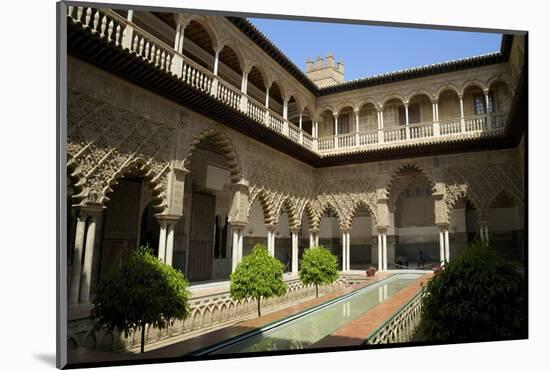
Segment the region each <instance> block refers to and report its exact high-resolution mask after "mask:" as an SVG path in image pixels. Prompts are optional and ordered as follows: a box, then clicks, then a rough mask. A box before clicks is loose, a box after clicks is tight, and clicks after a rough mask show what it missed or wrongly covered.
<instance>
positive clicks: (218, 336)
mask: <svg viewBox="0 0 550 370" xmlns="http://www.w3.org/2000/svg"><path fill="white" fill-rule="evenodd" d="M399 272H401V271H396V273H399ZM403 272H404V271H403ZM363 273H364V272H363ZM392 274H393V272H391V271H390V272H386V273H378V274H377V275H376V276H375V277H372V278H367V279H366V280H365V281H363V282H360V283H357V284H354V285H353V286H351V287H348V288H345V289H339V290H337V291H334V292H332V293H329V294H326V295H323V296H321V297H319V298H312V299H309V300H307V301H302V302H300V303H296V304H292V305H290V306H287V307H285V308H282V309H280V310H276V311H272V312H269V313H266V314H264V315H262V316H261V317H256V318H253V319H249V320H243V321H241V322H238V323H235V324H233V325H231V326H228V327H224V328H221V329H217V330H214V331H211V332H209V333H206V334H202V335H199V336H196V337H193V338H189V339H186V340H183V341H180V342H176V343H173V344H168V345H166V346H163V347H161V348H157V349H152V350H149V351H147V346H146V352H145V353H144V354H139V353H109V352H100V351H93V350H86V349H78V350H74V351H71V352H70V353H69V363H87V362H103V361H121V360H122V361H124V360H137V359H166V358H174V357H182V356H186V355H188V354H190V353H192V352H194V351H197V350H199V349H202V348H206V347H209V346H212V345H214V344H217V343H219V342H222V341H224V340H227V339H230V338H233V337H235V336H238V335H241V334H244V333H246V332H249V331H251V330H254V329H258V328H261V327H263V326H266V325H268V324H270V323H272V322H275V321H278V320H281V319H283V318H285V317H288V316H292V315H295V314H297V313H300V312H302V311H304V310H306V309H308V308H311V307H314V306H316V305H319V304H321V303H324V302H327V301H329V300H332V299H334V298H337V297H340V296H343V295H345V294H348V293H350V292H353V291H355V290H357V289H361V288H363V287H365V286H368V285H371V284H374V283H376V282H378V281H380V280H382V279H384V278H386V277H389V276H390V275H392ZM430 276H431V274H429V273H427V274H425V275H423V276H421V277H420V278H418V279H416V280H414V281H413V282H412V283H411V284H410V285H409V286H407V287H406V288H404V289H402V290H401V291H399V292H397V293H396V294H394V295H393V296H391V297H389V298H388V299H387V300H385V301H384V302H383V303H381V304H379V305H378V306H376V307H375V308H373V309H371V310H370V311H368V312H366V313H365V314H363V315H361V316H359V317H358V318H357V319H355V320H353V321H352V322H350V323H349V324H347V325H345V326H343V327H341V328H340V329H338V330H337V331H335V332H334V333H332V334H330V335H329V336H327V337H325V338H324V339H322V340H321V341H319V342H317V343H315V344H314V345H313V346H312V348H323V347H335V346H354V345H360V344H362V343H363V342H364V341H365V339H366V338H367V337H368V336H369V334H370V333H372V331H374V330H375V329H376V328H377V327H378V326H379V325H381V324H382V323H383V322H384V321H385V320H387V319H388V318H389V317H391V316H392V315H393V314H394V313H396V312H397V311H398V310H399V309H400V308H401V307H402V306H403V305H404V304H405V303H406V302H408V301H409V300H410V299H411V298H413V297H414V296H415V295H416V294H417V293H418V291H419V290H420V289H421V285H422V284H423V283H425V282H426V281H427V280H428V279H429V278H430Z"/></svg>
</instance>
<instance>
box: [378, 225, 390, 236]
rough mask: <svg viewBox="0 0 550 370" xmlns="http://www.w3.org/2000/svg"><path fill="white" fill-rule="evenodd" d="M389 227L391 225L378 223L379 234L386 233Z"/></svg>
mask: <svg viewBox="0 0 550 370" xmlns="http://www.w3.org/2000/svg"><path fill="white" fill-rule="evenodd" d="M388 229H389V226H387V225H376V231H378V234H386V233H387V232H388Z"/></svg>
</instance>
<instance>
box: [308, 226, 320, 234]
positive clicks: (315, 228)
mask: <svg viewBox="0 0 550 370" xmlns="http://www.w3.org/2000/svg"><path fill="white" fill-rule="evenodd" d="M307 231H309V232H310V233H318V232H319V228H318V227H312V228H309V229H308V230H307Z"/></svg>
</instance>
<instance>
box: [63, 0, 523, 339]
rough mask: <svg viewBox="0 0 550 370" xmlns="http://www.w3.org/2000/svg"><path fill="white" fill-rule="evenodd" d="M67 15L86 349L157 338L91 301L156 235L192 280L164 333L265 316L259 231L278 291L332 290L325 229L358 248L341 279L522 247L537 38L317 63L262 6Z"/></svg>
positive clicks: (71, 164)
mask: <svg viewBox="0 0 550 370" xmlns="http://www.w3.org/2000/svg"><path fill="white" fill-rule="evenodd" d="M63 21H64V22H66V26H67V52H68V60H67V66H66V67H67V71H68V73H67V95H66V106H67V112H66V116H67V138H66V139H67V141H66V143H67V178H66V182H67V183H66V186H67V193H68V197H67V200H66V201H67V225H68V235H67V267H68V275H67V284H68V297H67V299H68V305H69V306H68V315H69V323H68V332H69V338H68V344H69V348H70V349H72V348H78V347H88V348H97V349H106V350H116V349H122V348H125V349H132V348H134V347H135V346H136V345H137V344H138V342H139V340H137V339H135V338H124V337H116V336H113V334H112V333H97V332H95V331H94V330H93V328H92V327H91V325H90V323H89V320H88V317H89V314H90V308H91V300H92V299H91V298H92V297H93V294H94V286H95V285H96V284H97V282H98V281H99V280H100V279H101V276H102V275H103V274H105V273H107V272H108V271H110V270H111V269H113V268H116V267H117V266H119V265H120V264H121V263H122V262H123V261H124V259H125V258H126V257H127V255H128V253H129V252H130V251H131V250H133V249H135V248H136V247H138V246H140V245H146V244H147V245H149V246H150V247H152V248H153V249H154V250H155V253H157V254H158V256H159V258H161V259H162V260H163V261H164V262H165V263H167V264H171V265H172V266H174V267H176V268H178V269H180V270H181V271H182V272H183V273H184V275H185V276H186V278H187V279H189V280H190V282H191V283H192V287H191V289H192V293H193V301H192V308H193V311H192V316H191V318H190V319H188V320H186V321H185V322H182V323H177V324H176V325H174V326H173V327H170V328H168V329H165V330H162V331H160V330H153V329H151V330H149V332H148V334H147V336H148V339H147V341H148V343H149V345H150V346H155V345H162V343H163V341H165V342H166V341H169V340H175V338H185V337H186V336H192V335H197V334H199V333H203V332H205V331H208V330H212V329H213V328H217V327H220V326H223V325H227V324H229V323H231V322H235V321H236V320H239V319H241V318H243V317H246V315H251V314H253V313H254V310H255V308H254V305H253V304H250V303H249V302H240V303H239V302H234V301H232V300H231V298H230V297H229V293H228V286H229V285H228V278H229V274H230V273H231V271H232V269H234V268H235V266H236V265H237V264H238V263H239V261H240V260H241V259H242V257H243V256H244V255H246V254H247V253H249V252H250V250H251V248H252V246H253V245H254V244H256V243H258V242H261V243H264V244H266V245H267V246H268V250H269V252H270V253H271V254H272V255H274V256H275V257H276V258H278V259H280V260H281V262H282V263H283V264H284V265H285V266H286V272H287V274H286V276H285V279H287V281H288V284H289V287H290V290H289V293H288V294H287V295H286V296H284V297H281V298H277V299H272V300H270V301H268V302H266V303H265V305H266V307H268V308H269V307H272V308H275V307H278V306H281V305H284V304H287V303H289V302H292V301H295V300H297V299H303V298H307V297H308V296H311V295H312V294H313V291H312V289H311V287H305V286H302V285H301V283H300V282H299V280H298V278H297V273H298V268H299V264H298V262H299V259H300V256H301V254H302V252H303V250H304V249H305V248H308V247H309V246H311V245H318V244H320V245H324V246H326V247H328V248H330V249H331V250H332V252H333V253H334V254H336V255H337V256H338V257H339V260H340V262H341V271H342V272H341V278H340V280H339V281H338V282H337V284H336V285H343V284H350V283H352V282H353V280H354V279H357V278H358V277H357V276H358V272H360V271H361V272H363V273H364V270H365V269H366V268H367V267H369V266H376V267H377V268H378V270H380V271H384V270H388V269H392V268H394V266H395V261H396V256H398V255H406V256H407V258H408V261H409V264H410V265H411V266H414V265H415V264H416V259H417V256H418V255H419V252H420V251H422V254H423V256H425V258H426V259H427V261H428V263H427V265H429V264H439V263H441V262H444V261H449V260H452V259H453V257H455V256H457V255H459V254H460V253H461V250H462V249H463V248H464V247H465V246H466V245H467V244H468V243H469V242H471V241H472V240H473V239H474V238H475V237H476V235H479V236H480V237H481V238H482V239H484V240H487V241H489V243H490V246H491V247H492V248H495V249H496V250H497V251H498V252H499V253H501V254H502V255H504V256H506V257H507V258H511V259H515V260H519V261H522V260H523V258H524V254H525V248H526V245H525V244H524V233H523V229H524V207H525V196H524V192H525V187H524V155H525V153H524V138H523V137H524V128H525V127H526V125H527V120H526V90H525V86H526V82H525V78H526V76H525V72H524V71H525V68H526V66H525V63H524V58H525V56H524V47H525V45H524V38H523V36H521V35H503V37H502V45H501V50H500V51H499V52H496V53H492V54H487V55H482V56H476V57H471V58H466V59H461V60H455V61H450V62H445V63H439V64H433V65H428V66H423V67H418V68H413V69H408V70H403V71H398V72H393V73H387V74H381V75H377V76H372V77H367V78H363V79H358V80H351V81H346V80H345V70H344V63H343V62H342V61H340V62H337V61H336V60H335V58H334V57H333V56H332V55H330V54H329V55H328V56H326V57H325V58H320V57H317V58H316V59H315V60H309V61H307V63H306V70H305V71H302V70H300V69H299V68H298V67H297V66H296V65H295V64H293V63H292V62H291V61H290V60H289V59H288V58H287V57H286V56H285V55H284V54H283V53H282V52H281V51H280V50H279V49H278V48H277V46H276V45H274V44H273V43H272V42H271V41H269V40H268V39H267V38H266V37H265V36H264V35H263V34H262V33H261V32H260V31H259V30H257V29H256V28H255V27H254V26H253V25H252V24H251V23H250V22H249V21H247V20H246V19H244V18H235V17H223V16H207V15H191V14H168V13H159V12H145V11H132V10H129V11H126V10H111V9H95V8H88V7H74V6H68V7H67V17H66V19H64V20H63ZM365 63H368V61H365ZM325 289H326V290H330V289H332V287H326V288H325ZM138 338H139V337H138ZM156 343H157V344H156Z"/></svg>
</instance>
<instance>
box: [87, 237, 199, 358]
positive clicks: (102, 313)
mask: <svg viewBox="0 0 550 370" xmlns="http://www.w3.org/2000/svg"><path fill="white" fill-rule="evenodd" d="M189 299H190V293H189V290H188V283H187V280H185V278H184V277H183V274H182V273H181V272H180V271H178V270H175V269H173V268H172V266H168V265H166V264H164V263H162V262H161V261H160V260H159V259H158V258H156V257H155V256H153V255H152V254H151V250H150V249H147V248H144V247H141V248H139V249H138V250H136V251H134V252H133V253H132V254H131V255H130V257H129V258H128V260H127V261H126V262H125V263H124V264H123V265H122V266H121V267H120V269H118V270H115V271H113V272H111V273H110V274H108V275H107V276H105V278H104V279H102V281H101V282H100V284H99V285H98V287H97V290H96V296H95V299H94V302H93V303H94V308H93V310H92V318H93V319H94V320H95V321H96V327H97V328H106V329H108V330H114V329H117V330H119V331H121V332H124V334H125V335H126V336H128V335H129V334H131V333H132V332H134V331H135V330H137V329H138V328H141V352H142V353H143V351H144V346H145V328H146V326H147V325H152V326H153V327H158V328H161V329H163V328H165V327H166V326H167V325H172V324H173V321H174V320H175V319H180V320H183V319H185V318H186V317H187V316H189V312H190V310H189V303H188V302H189Z"/></svg>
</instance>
